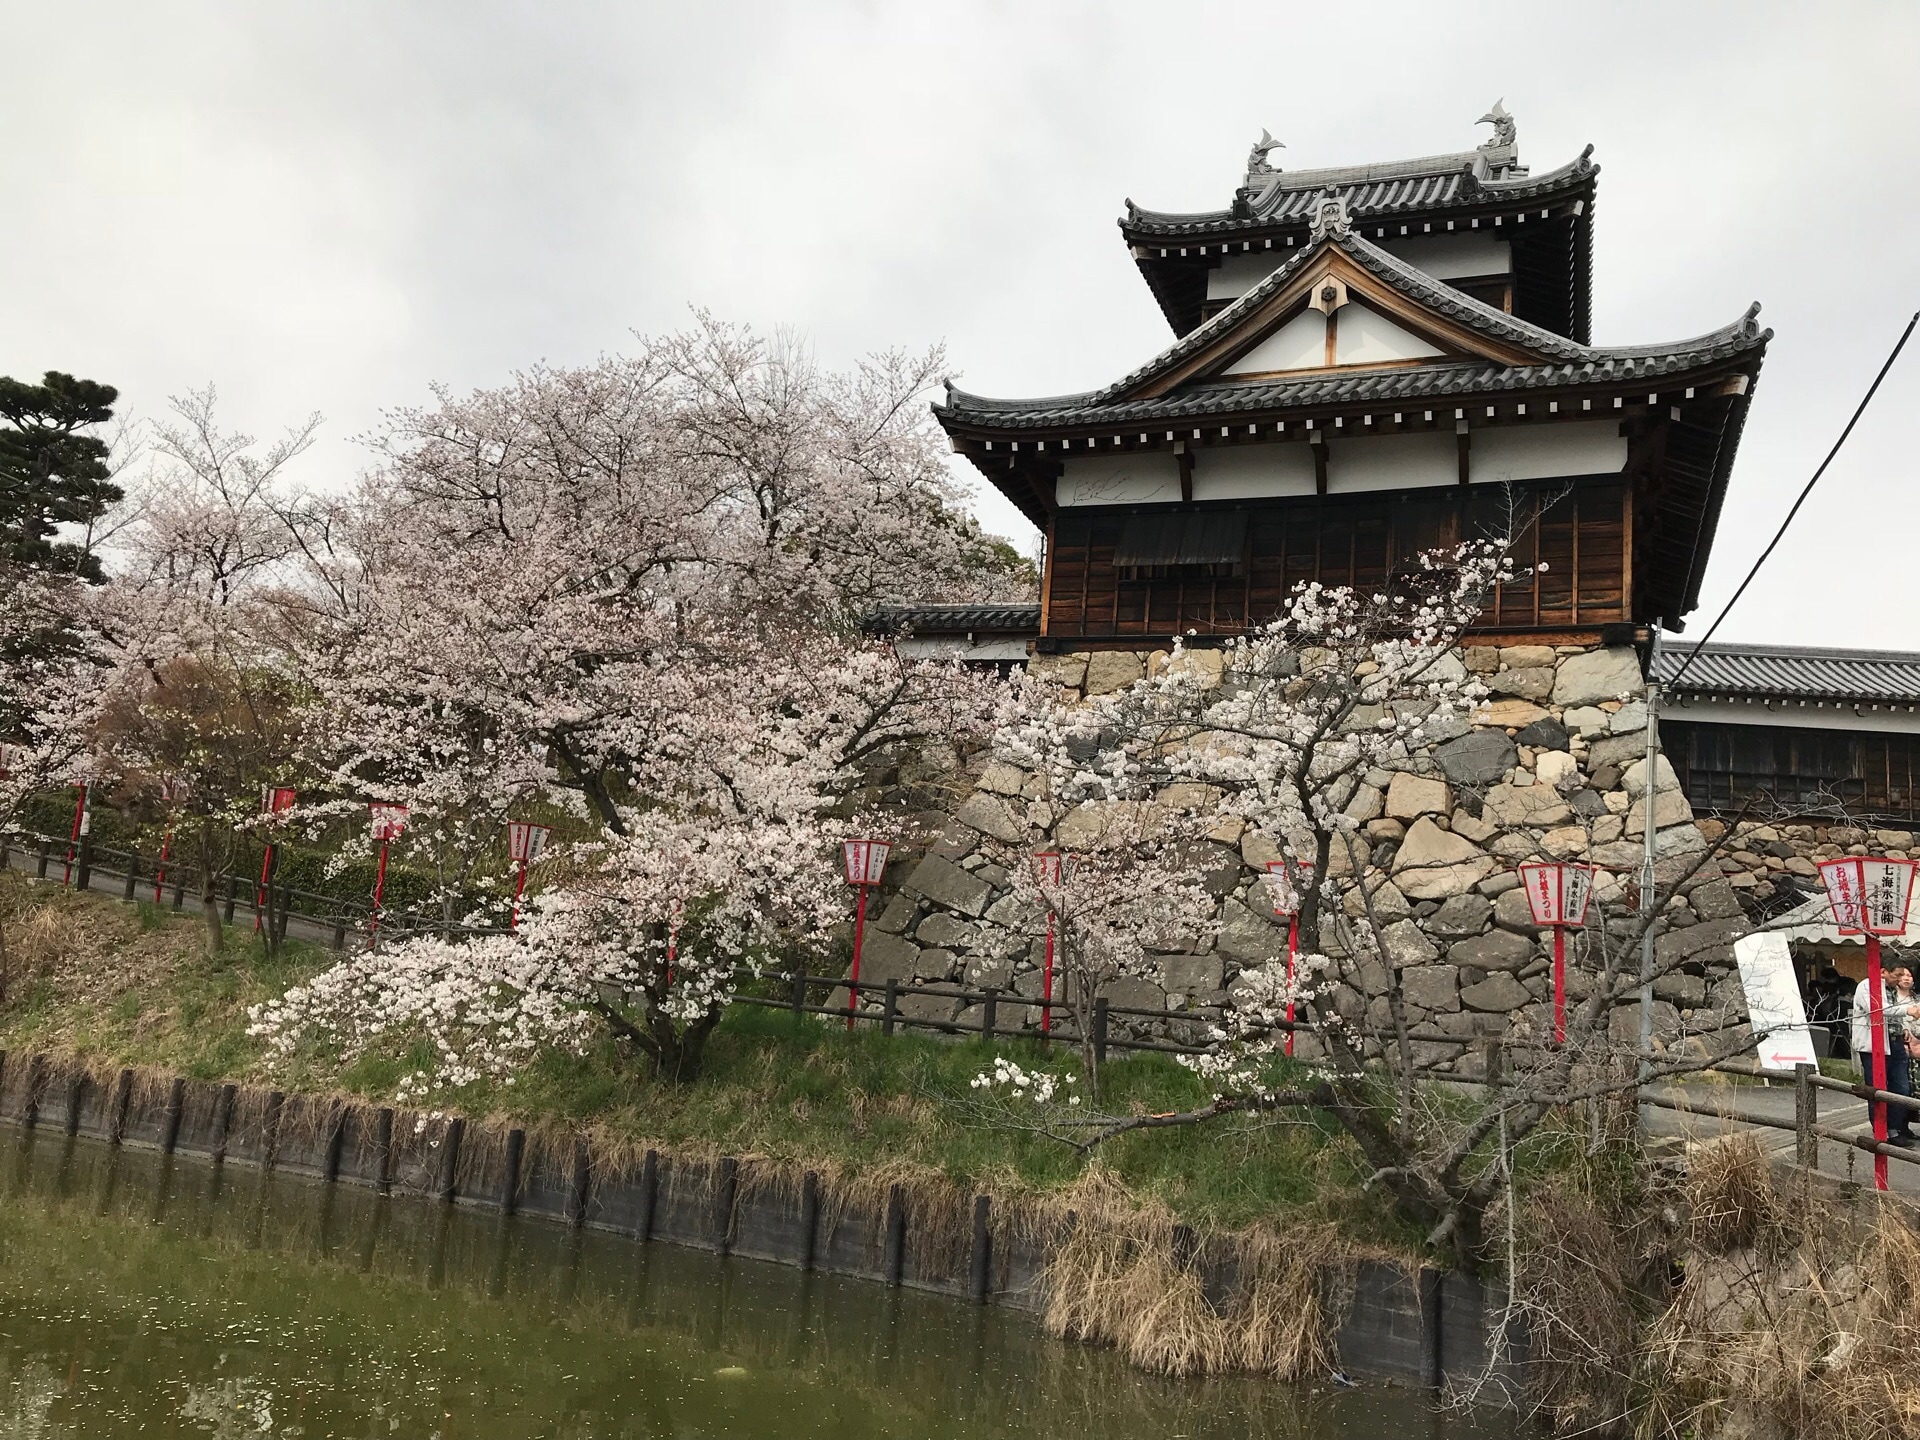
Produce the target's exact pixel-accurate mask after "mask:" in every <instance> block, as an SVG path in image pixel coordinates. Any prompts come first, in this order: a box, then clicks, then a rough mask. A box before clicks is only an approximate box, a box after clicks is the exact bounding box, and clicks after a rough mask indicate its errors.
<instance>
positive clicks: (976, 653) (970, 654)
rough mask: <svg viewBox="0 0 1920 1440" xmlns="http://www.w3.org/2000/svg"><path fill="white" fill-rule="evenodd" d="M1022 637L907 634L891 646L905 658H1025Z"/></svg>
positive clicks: (1025, 646)
mask: <svg viewBox="0 0 1920 1440" xmlns="http://www.w3.org/2000/svg"><path fill="white" fill-rule="evenodd" d="M1027 643H1028V642H1027V641H1025V640H975V641H972V642H971V643H969V642H968V640H967V638H966V637H965V636H963V635H929V636H925V637H922V636H919V635H908V636H905V637H903V638H902V639H899V640H896V641H894V642H893V648H894V649H895V650H897V651H899V652H900V653H901V654H902V655H904V656H906V657H907V658H908V659H909V660H1025V659H1026V658H1027Z"/></svg>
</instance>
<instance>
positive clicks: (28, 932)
mask: <svg viewBox="0 0 1920 1440" xmlns="http://www.w3.org/2000/svg"><path fill="white" fill-rule="evenodd" d="M5 884H12V887H13V888H12V890H11V891H10V892H7V891H0V916H6V917H7V922H6V923H7V924H8V935H9V940H10V943H11V944H12V945H13V947H14V951H15V965H16V969H18V967H19V965H20V963H21V961H22V960H23V959H24V960H25V961H26V962H27V963H28V965H29V966H30V967H31V968H32V970H33V971H34V977H33V979H32V980H31V982H30V983H29V984H28V985H26V986H25V987H22V986H21V985H20V984H19V983H18V981H17V980H16V986H15V997H14V1003H13V1004H12V1006H11V1007H10V1008H9V1009H7V1010H6V1011H5V1012H4V1013H0V1048H5V1049H8V1050H12V1051H14V1052H15V1053H19V1052H22V1051H29V1050H36V1049H41V1050H49V1051H54V1050H60V1051H74V1052H78V1053H80V1054H82V1055H85V1056H87V1057H89V1058H90V1059H93V1060H96V1061H98V1062H100V1063H102V1064H113V1065H123V1064H132V1065H146V1066H153V1067H157V1068H160V1069H164V1070H168V1071H172V1072H175V1073H180V1074H186V1075H190V1076H193V1077H196V1078H201V1079H214V1078H223V1077H224V1078H228V1079H242V1080H249V1079H250V1080H260V1079H264V1078H266V1071H265V1069H264V1067H263V1065H262V1061H261V1054H260V1048H259V1046H258V1045H257V1044H256V1043H255V1042H254V1041H252V1040H249V1039H248V1038H247V1036H246V1033H245V1031H246V1010H247V1007H248V1006H249V1005H251V1004H254V1003H256V1002H258V1001H261V1000H264V999H268V998H270V997H272V996H274V995H277V994H278V993H280V992H281V991H282V990H284V989H285V988H286V987H287V986H288V985H290V984H292V983H294V982H295V981H297V980H299V979H301V978H302V977H304V976H306V975H308V974H311V973H312V972H313V971H314V970H316V969H317V968H319V967H321V966H323V965H324V964H325V963H326V962H327V956H326V955H325V954H324V953H323V952H321V951H318V950H316V949H314V948H312V947H308V946H302V945H299V944H290V945H289V946H288V947H287V948H286V950H285V951H284V952H283V953H282V954H281V955H280V956H279V957H277V958H275V959H272V960H269V959H268V958H267V957H266V956H265V955H264V953H263V952H262V950H261V947H260V946H259V945H258V944H257V943H255V942H254V941H253V939H252V937H251V936H250V935H249V934H248V933H247V932H246V931H245V929H244V928H241V929H240V930H238V931H235V932H231V933H230V935H229V941H228V948H227V950H226V952H225V953H224V954H222V955H221V956H219V957H218V958H217V959H208V958H206V957H205V956H204V955H202V954H200V953H199V949H198V947H199V945H200V941H201V938H202V932H201V929H200V924H199V922H198V921H197V920H195V919H192V918H181V917H175V916H172V915H169V914H167V913H165V912H163V911H160V910H156V909H155V908H153V907H151V906H148V905H142V906H139V907H137V909H136V908H129V907H126V906H122V905H119V904H116V903H115V902H113V901H109V900H104V899H100V898H97V897H88V896H78V895H73V894H70V893H67V892H64V891H50V890H48V889H46V888H41V889H38V890H36V891H34V892H33V893H32V895H31V897H30V898H29V896H28V895H27V894H26V892H25V886H24V884H23V883H21V882H19V881H18V878H17V877H7V876H0V885H5ZM22 912H24V913H22ZM995 1050H998V1051H1000V1052H1002V1053H1006V1052H1008V1051H1011V1052H1013V1053H1015V1054H1017V1055H1018V1056H1019V1058H1020V1061H1021V1063H1022V1064H1027V1065H1032V1064H1042V1065H1047V1066H1049V1067H1050V1068H1055V1069H1059V1070H1063V1071H1064V1070H1069V1069H1071V1068H1072V1066H1073V1062H1072V1059H1071V1057H1070V1056H1068V1055H1066V1054H1064V1053H1061V1052H1059V1051H1055V1052H1054V1053H1053V1054H1051V1055H1043V1054H1042V1052H1040V1051H1039V1050H1038V1048H1037V1047H1036V1046H1035V1045H1033V1044H1032V1043H1031V1042H1016V1043H1014V1044H1011V1045H1008V1044H1004V1043H1003V1044H999V1045H996V1046H994V1047H991V1048H990V1047H988V1046H986V1045H983V1044H981V1043H979V1042H964V1043H956V1042H951V1041H943V1040H937V1039H932V1038H923V1037H920V1036H914V1035H897V1036H883V1035H880V1034H877V1033H874V1032H871V1031H865V1030H863V1031H860V1032H858V1033H856V1034H854V1035H852V1036H849V1035H847V1034H846V1033H845V1032H844V1031H843V1030H841V1029H840V1027H838V1026H837V1025H825V1024H822V1023H820V1022H818V1021H816V1020H813V1019H811V1018H798V1017H794V1016H791V1015H788V1014H786V1013H784V1012H780V1011H768V1010H762V1009H757V1008H751V1007H747V1006H737V1007H734V1008H733V1009H732V1010H730V1011H729V1012H728V1015H727V1018H726V1021H725V1023H724V1024H723V1025H722V1026H721V1028H720V1030H719V1031H718V1033H717V1034H716V1036H715V1038H714V1040H713V1043H712V1046H711V1049H710V1052H709V1057H708V1066H707V1072H706V1074H705V1075H704V1076H703V1077H702V1078H701V1079H700V1080H699V1081H697V1082H696V1083H694V1084H691V1085H666V1084H661V1083H657V1082H653V1081H651V1080H649V1079H647V1078H646V1077H645V1076H644V1075H641V1074H639V1073H637V1072H635V1071H633V1070H631V1069H623V1068H621V1067H620V1066H619V1065H618V1063H617V1062H616V1059H615V1057H614V1055H613V1054H612V1052H611V1050H607V1051H603V1052H599V1053H593V1054H588V1055H584V1056H578V1057H572V1056H562V1055H550V1056H548V1057H547V1058H546V1059H545V1060H544V1061H543V1062H542V1063H540V1064H539V1065H538V1066H536V1067H535V1068H534V1069H533V1070H532V1071H531V1072H529V1073H527V1074H525V1075H523V1076H522V1077H521V1079H520V1080H519V1083H517V1084H516V1085H515V1086H513V1087H511V1088H505V1087H491V1086H478V1087H474V1089H473V1090H472V1091H471V1092H469V1093H466V1094H463V1095H462V1096H460V1097H459V1099H458V1102H457V1105H458V1108H459V1109H461V1110H462V1111H464V1112H466V1113H468V1114H474V1115H487V1114H503V1115H505V1114H510V1115H512V1116H514V1117H515V1118H516V1119H517V1120H518V1121H520V1122H521V1123H525V1124H529V1125H530V1126H551V1127H563V1126H564V1127H568V1128H573V1127H583V1128H591V1129H592V1130H594V1131H596V1132H598V1133H600V1134H602V1135H604V1136H606V1137H607V1138H609V1139H612V1140H616V1141H629V1142H634V1143H640V1142H646V1143H649V1144H657V1145H660V1146H661V1147H662V1148H669V1149H676V1150H683V1151H696V1152H698V1151H706V1152H714V1153H728V1154H735V1155H747V1154H752V1155H759V1156H766V1157H768V1158H769V1159H772V1160H776V1161H784V1162H789V1163H793V1164H805V1165H809V1166H814V1167H817V1168H821V1169H826V1170H831V1171H834V1172H837V1173H839V1174H841V1175H843V1176H846V1177H848V1178H852V1177H857V1176H860V1175H866V1174H874V1173H878V1172H882V1171H888V1172H891V1171H896V1170H899V1169H901V1168H902V1167H905V1168H906V1169H909V1170H917V1171H920V1172H922V1173H927V1172H936V1173H938V1174H941V1175H944V1176H945V1177H947V1178H948V1179H950V1180H952V1181H954V1182H956V1183H958V1184H963V1185H965V1184H975V1183H979V1184H984V1185H988V1186H991V1187H993V1188H995V1189H998V1190H1001V1191H1047V1190H1053V1189H1057V1188H1059V1187H1062V1186H1065V1185H1067V1184H1070V1183H1071V1182H1072V1181H1074V1180H1075V1179H1076V1178H1077V1177H1078V1176H1079V1175H1080V1173H1081V1168H1082V1167H1081V1162H1080V1161H1079V1159H1078V1157H1076V1156H1075V1155H1074V1154H1073V1153H1072V1152H1070V1151H1068V1150H1066V1149H1064V1148H1063V1147H1061V1146H1060V1145H1058V1144H1057V1143H1056V1142H1053V1141H1049V1140H1046V1139H1043V1138H1040V1137H1035V1136H1031V1135H1026V1134H1022V1133H1017V1132H1013V1131H1009V1130H1007V1129H1005V1128H996V1127H992V1126H990V1125H988V1124H985V1123H983V1122H982V1120H981V1119H980V1117H979V1116H978V1114H977V1112H974V1111H972V1109H971V1108H970V1101H971V1100H972V1098H973V1094H974V1092H973V1091H972V1090H971V1088H970V1085H969V1082H970V1081H971V1080H972V1078H973V1077H974V1076H975V1075H977V1074H978V1073H979V1072H980V1071H981V1070H982V1069H983V1068H985V1067H986V1066H987V1065H988V1064H989V1063H990V1060H989V1057H990V1056H991V1055H992V1054H993V1053H994V1052H995ZM409 1068H412V1066H411V1064H410V1063H409V1062H408V1060H407V1058H406V1057H401V1056H396V1057H392V1058H390V1059H384V1060H364V1061H362V1062H361V1063H359V1064H358V1065H356V1066H354V1067H353V1068H351V1069H350V1070H348V1071H347V1072H346V1073H344V1074H340V1073H336V1072H334V1071H332V1070H330V1069H328V1068H327V1067H325V1066H324V1065H322V1064H321V1063H319V1062H318V1061H317V1060H308V1061H305V1062H302V1063H301V1064H300V1065H299V1066H297V1067H296V1068H294V1069H293V1070H291V1071H283V1072H282V1073H281V1074H279V1075H278V1076H277V1077H276V1079H277V1080H278V1081H279V1083H281V1084H283V1085H285V1086H288V1087H290V1088H295V1089H303V1090H310V1091H320V1090H330V1089H341V1090H345V1091H348V1092H350V1093H354V1094H357V1095H360V1096H363V1097H366V1098H369V1099H388V1098H390V1097H391V1095H392V1091H393V1085H394V1082H395V1081H396V1080H397V1078H398V1077H399V1075H400V1074H401V1073H403V1072H404V1071H405V1070H406V1069H409ZM1107 1074H1108V1085H1109V1101H1110V1103H1112V1104H1114V1105H1116V1106H1118V1107H1119V1108H1121V1109H1130V1108H1134V1107H1139V1108H1141V1109H1145V1110H1149V1111H1164V1110H1171V1109H1175V1108H1183V1107H1185V1106H1188V1105H1191V1104H1193V1103H1195V1102H1197V1101H1200V1100H1202V1099H1203V1098H1204V1097H1203V1092H1202V1089H1201V1087H1200V1085H1199V1084H1198V1083H1197V1082H1196V1081H1195V1079H1194V1078H1193V1077H1192V1076H1191V1075H1190V1074H1188V1073H1187V1072H1186V1071H1185V1070H1183V1069H1181V1068H1180V1067H1179V1066H1178V1065H1175V1064H1173V1063H1172V1062H1171V1061H1170V1060H1168V1059H1167V1058H1165V1057H1162V1056H1153V1055H1138V1056H1126V1057H1124V1058H1118V1059H1116V1060H1114V1061H1112V1062H1111V1063H1110V1064H1109V1066H1108V1072H1107ZM1104 1159H1105V1162H1106V1163H1107V1165H1108V1166H1110V1167H1111V1168H1112V1169H1113V1170H1114V1171H1115V1172H1117V1174H1118V1176H1119V1177H1120V1178H1121V1179H1123V1180H1124V1181H1125V1183H1126V1184H1127V1185H1128V1186H1129V1187H1131V1188H1132V1189H1133V1190H1134V1191H1135V1192H1137V1193H1140V1194H1142V1195H1146V1196H1151V1197H1154V1198H1157V1199H1159V1200H1162V1201H1164V1202H1165V1203H1166V1204H1167V1205H1168V1206H1169V1207H1170V1208H1171V1209H1172V1210H1173V1211H1174V1212H1175V1213H1176V1214H1178V1215H1179V1216H1181V1217H1182V1218H1184V1219H1187V1220H1189V1221H1193V1222H1196V1223H1200V1224H1207V1225H1219V1226H1225V1227H1236V1228H1237V1227H1239V1226H1242V1225H1246V1224H1249V1223H1253V1222H1256V1221H1266V1222H1277V1221H1285V1220H1290V1219H1298V1220H1310V1221H1331V1222H1333V1223H1334V1224H1336V1225H1337V1226H1338V1227H1339V1228H1340V1229H1341V1230H1343V1231H1344V1232H1345V1233H1346V1234H1348V1235H1349V1236H1350V1237H1351V1238H1353V1239H1355V1240H1359V1241H1362V1242H1366V1243H1371V1244H1380V1245H1387V1246H1391V1247H1393V1248H1395V1249H1400V1248H1403V1247H1405V1245H1406V1244H1407V1241H1408V1239H1409V1238H1410V1237H1408V1236H1406V1235H1404V1234H1402V1233H1399V1232H1397V1231H1395V1230H1394V1228H1393V1225H1392V1221H1391V1219H1390V1217H1389V1216H1388V1215H1387V1214H1386V1213H1385V1212H1386V1207H1384V1206H1382V1205H1381V1204H1380V1203H1379V1202H1378V1200H1377V1199H1376V1198H1374V1197H1369V1196H1365V1195H1362V1194H1361V1193H1360V1190H1359V1184H1358V1182H1359V1179H1360V1178H1361V1176H1362V1175H1363V1174H1364V1173H1365V1172H1364V1171H1363V1170H1361V1169H1360V1168H1359V1160H1358V1157H1357V1153H1356V1152H1355V1151H1354V1150H1353V1149H1352V1147H1351V1146H1350V1145H1349V1144H1348V1143H1347V1142H1346V1141H1345V1140H1344V1139H1343V1138H1341V1137H1339V1136H1338V1135H1336V1134H1335V1132H1334V1130H1333V1128H1332V1127H1331V1126H1330V1124H1328V1123H1326V1122H1324V1121H1301V1120H1294V1119H1288V1120H1285V1121H1280V1122H1273V1121H1267V1122H1251V1121H1249V1122H1244V1123H1236V1124H1228V1125H1223V1126H1213V1127H1209V1128H1207V1129H1205V1130H1200V1129H1193V1130H1163V1131H1155V1132H1151V1133H1146V1134H1140V1135H1136V1136H1128V1137H1124V1138H1123V1139H1121V1140H1120V1141H1118V1142H1115V1143H1114V1144H1113V1145H1111V1146H1110V1147H1108V1148H1107V1149H1106V1151H1105V1152H1104Z"/></svg>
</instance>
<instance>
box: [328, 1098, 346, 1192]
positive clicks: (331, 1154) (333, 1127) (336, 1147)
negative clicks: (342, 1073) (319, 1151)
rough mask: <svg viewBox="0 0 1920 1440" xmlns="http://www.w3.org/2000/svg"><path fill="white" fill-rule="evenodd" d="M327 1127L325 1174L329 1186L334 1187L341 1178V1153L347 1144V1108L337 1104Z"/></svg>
mask: <svg viewBox="0 0 1920 1440" xmlns="http://www.w3.org/2000/svg"><path fill="white" fill-rule="evenodd" d="M330 1120H331V1123H330V1124H329V1125H328V1127H327V1163H326V1169H325V1171H324V1172H323V1173H324V1174H325V1176H326V1180H327V1184H329V1185H332V1184H333V1183H335V1182H336V1181H337V1180H339V1178H340V1152H341V1151H342V1150H343V1149H345V1148H346V1143H347V1107H346V1106H345V1105H339V1104H336V1105H335V1106H334V1107H333V1114H332V1116H331V1117H330Z"/></svg>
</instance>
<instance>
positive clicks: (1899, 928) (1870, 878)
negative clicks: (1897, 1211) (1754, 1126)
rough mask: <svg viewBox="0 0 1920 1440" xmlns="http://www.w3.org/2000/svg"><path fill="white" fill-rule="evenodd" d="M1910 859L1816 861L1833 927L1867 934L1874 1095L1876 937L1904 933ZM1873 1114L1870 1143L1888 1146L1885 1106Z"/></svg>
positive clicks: (1878, 1078) (1879, 1079)
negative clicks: (1831, 910)
mask: <svg viewBox="0 0 1920 1440" xmlns="http://www.w3.org/2000/svg"><path fill="white" fill-rule="evenodd" d="M1914 868H1915V862H1914V861H1912V860H1886V859H1881V858H1878V857H1873V858H1869V857H1867V856H1864V855H1848V856H1845V857H1843V858H1841V859H1838V860H1823V861H1821V862H1820V879H1821V881H1822V882H1823V883H1824V884H1825V885H1826V887H1827V903H1828V904H1829V905H1831V906H1832V907H1833V923H1834V924H1835V925H1836V926H1837V927H1839V930H1840V933H1841V934H1842V935H1858V934H1860V933H1861V932H1863V931H1864V932H1865V933H1866V937H1867V1032H1868V1035H1869V1037H1870V1038H1869V1041H1868V1043H1869V1044H1870V1045H1871V1046H1872V1047H1873V1048H1872V1058H1871V1060H1870V1062H1869V1064H1870V1070H1871V1073H1870V1074H1869V1075H1868V1083H1869V1084H1871V1085H1872V1086H1873V1088H1874V1089H1876V1090H1885V1089H1886V1088H1887V1055H1886V1050H1887V1040H1886V1035H1887V1028H1886V1027H1887V1022H1886V1011H1885V995H1884V993H1883V991H1882V990H1881V983H1882V982H1881V978H1880V937H1881V936H1882V935H1903V934H1905V933H1906V929H1907V908H1908V906H1909V905H1910V904H1911V902H1912V899H1913V873H1914ZM1867 1108H1868V1109H1869V1110H1870V1111H1871V1112H1872V1114H1873V1139H1874V1143H1875V1144H1878V1145H1884V1144H1885V1143H1886V1141H1887V1107H1886V1106H1885V1105H1880V1104H1875V1105H1869V1106H1868V1107H1867ZM1873 1187H1874V1189H1876V1190H1884V1189H1886V1188H1887V1157H1886V1156H1884V1155H1875V1156H1874V1157H1873Z"/></svg>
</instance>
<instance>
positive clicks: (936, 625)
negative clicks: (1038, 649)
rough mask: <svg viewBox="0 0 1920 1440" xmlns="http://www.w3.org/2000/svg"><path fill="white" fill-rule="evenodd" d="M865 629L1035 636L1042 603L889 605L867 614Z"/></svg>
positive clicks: (881, 632) (890, 632)
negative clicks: (1009, 633)
mask: <svg viewBox="0 0 1920 1440" xmlns="http://www.w3.org/2000/svg"><path fill="white" fill-rule="evenodd" d="M865 628H866V629H867V630H868V631H869V632H870V633H873V634H876V635H897V634H899V633H901V632H902V631H910V632H911V633H913V634H915V635H972V634H977V633H993V634H999V633H1007V632H1012V633H1016V634H1025V635H1034V634H1038V633H1039V630H1040V606H1039V604H1038V603H1031V604H1017V603H1016V604H986V605H887V606H883V607H881V608H880V609H878V610H875V611H874V612H873V613H872V614H871V615H869V616H868V617H867V619H866V623H865Z"/></svg>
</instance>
